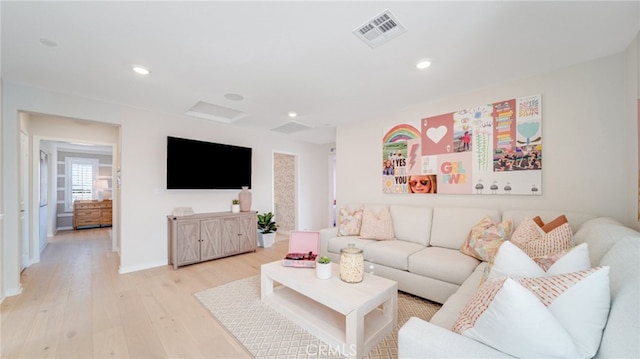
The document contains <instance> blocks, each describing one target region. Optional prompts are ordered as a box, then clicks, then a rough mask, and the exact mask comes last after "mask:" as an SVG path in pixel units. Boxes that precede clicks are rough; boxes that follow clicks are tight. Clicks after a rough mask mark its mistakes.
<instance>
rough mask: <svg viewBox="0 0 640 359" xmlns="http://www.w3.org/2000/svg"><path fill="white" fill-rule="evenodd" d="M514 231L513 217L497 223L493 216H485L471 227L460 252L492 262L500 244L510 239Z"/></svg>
mask: <svg viewBox="0 0 640 359" xmlns="http://www.w3.org/2000/svg"><path fill="white" fill-rule="evenodd" d="M512 231H513V220H512V219H505V220H504V221H502V222H500V223H497V224H496V223H495V222H494V221H493V219H491V217H489V216H487V217H484V218H483V219H482V221H480V223H478V224H476V225H475V226H473V227H472V228H471V231H470V232H469V234H468V235H467V239H466V240H465V241H464V243H463V244H462V247H460V252H462V253H464V254H466V255H468V256H471V257H474V258H476V259H479V260H481V261H487V262H492V261H493V258H494V257H495V256H496V254H497V253H498V249H499V248H500V245H501V244H502V243H503V242H504V241H507V240H509V237H511V232H512Z"/></svg>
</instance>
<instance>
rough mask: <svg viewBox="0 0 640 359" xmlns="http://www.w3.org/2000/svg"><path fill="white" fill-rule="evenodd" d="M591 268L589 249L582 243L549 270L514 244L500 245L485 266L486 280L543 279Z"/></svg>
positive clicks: (507, 242) (505, 243)
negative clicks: (491, 260)
mask: <svg viewBox="0 0 640 359" xmlns="http://www.w3.org/2000/svg"><path fill="white" fill-rule="evenodd" d="M589 268H591V261H590V260H589V247H588V245H587V244H586V243H582V244H580V245H577V246H575V247H573V248H572V249H571V250H569V251H568V252H566V253H565V254H564V255H563V256H562V257H560V258H559V259H558V260H557V261H556V262H555V263H554V264H553V265H551V267H549V269H548V270H547V271H546V272H545V270H544V269H543V268H542V267H540V266H539V265H538V264H537V263H536V262H535V261H534V260H533V259H532V258H531V257H529V256H528V255H527V254H526V253H525V252H524V251H523V250H522V249H520V248H519V247H518V246H516V245H515V244H513V243H511V242H509V241H506V242H504V243H502V245H501V246H500V249H499V250H498V254H497V255H496V256H495V258H494V261H493V263H492V264H490V265H489V266H487V270H488V271H489V272H488V275H487V276H486V277H487V278H498V277H503V276H510V277H544V276H549V275H556V274H563V273H570V272H577V271H581V270H586V269H589Z"/></svg>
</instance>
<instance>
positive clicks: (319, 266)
mask: <svg viewBox="0 0 640 359" xmlns="http://www.w3.org/2000/svg"><path fill="white" fill-rule="evenodd" d="M331 276H332V273H331V263H318V262H316V277H318V279H329V278H331Z"/></svg>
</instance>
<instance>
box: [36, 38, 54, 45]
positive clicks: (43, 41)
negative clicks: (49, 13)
mask: <svg viewBox="0 0 640 359" xmlns="http://www.w3.org/2000/svg"><path fill="white" fill-rule="evenodd" d="M40 43H41V44H43V45H44V46H49V47H56V46H58V44H57V43H56V42H55V41H53V40H51V39H45V38H42V39H40Z"/></svg>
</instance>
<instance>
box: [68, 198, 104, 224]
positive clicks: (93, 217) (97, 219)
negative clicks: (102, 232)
mask: <svg viewBox="0 0 640 359" xmlns="http://www.w3.org/2000/svg"><path fill="white" fill-rule="evenodd" d="M112 208H113V207H112V201H111V200H110V199H105V200H104V201H75V202H73V229H74V230H75V229H78V227H103V226H110V225H111V224H112V223H113V221H112V217H113V215H112Z"/></svg>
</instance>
